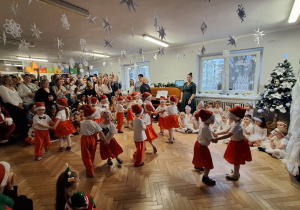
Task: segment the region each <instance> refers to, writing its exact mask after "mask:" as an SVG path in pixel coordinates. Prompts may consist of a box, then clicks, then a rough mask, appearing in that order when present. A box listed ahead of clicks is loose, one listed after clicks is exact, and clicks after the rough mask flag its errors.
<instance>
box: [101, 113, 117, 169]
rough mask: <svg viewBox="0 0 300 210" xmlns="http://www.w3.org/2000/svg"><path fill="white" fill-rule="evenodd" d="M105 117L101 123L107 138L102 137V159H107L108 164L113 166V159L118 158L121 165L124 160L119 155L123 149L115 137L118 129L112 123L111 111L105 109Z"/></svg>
mask: <svg viewBox="0 0 300 210" xmlns="http://www.w3.org/2000/svg"><path fill="white" fill-rule="evenodd" d="M103 117H104V121H103V122H101V123H100V127H101V128H102V131H103V133H104V135H105V137H106V139H105V140H103V139H102V138H101V139H100V156H101V159H102V160H106V159H107V165H109V166H112V165H113V162H112V159H113V158H116V159H117V161H118V163H119V164H120V165H121V164H122V163H123V161H122V160H121V159H120V158H119V157H118V156H119V155H120V154H122V153H123V149H122V147H121V146H120V145H119V144H118V142H117V141H116V139H115V138H114V135H115V134H116V133H117V129H116V127H115V125H114V124H113V123H112V120H111V119H112V117H111V113H110V111H104V112H103Z"/></svg>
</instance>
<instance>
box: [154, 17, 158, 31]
mask: <svg viewBox="0 0 300 210" xmlns="http://www.w3.org/2000/svg"><path fill="white" fill-rule="evenodd" d="M154 27H155V30H157V27H158V21H157V14H156V13H155V15H154Z"/></svg>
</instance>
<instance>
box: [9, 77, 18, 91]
mask: <svg viewBox="0 0 300 210" xmlns="http://www.w3.org/2000/svg"><path fill="white" fill-rule="evenodd" d="M10 77H11V79H12V87H13V88H14V89H15V90H18V86H19V84H20V83H19V79H18V77H16V76H15V75H10Z"/></svg>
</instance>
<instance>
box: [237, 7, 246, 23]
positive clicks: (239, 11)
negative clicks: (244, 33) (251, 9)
mask: <svg viewBox="0 0 300 210" xmlns="http://www.w3.org/2000/svg"><path fill="white" fill-rule="evenodd" d="M236 13H237V14H238V16H239V18H240V19H241V23H242V22H243V21H244V19H245V18H246V12H245V8H244V7H243V5H242V4H241V5H238V9H237V11H236Z"/></svg>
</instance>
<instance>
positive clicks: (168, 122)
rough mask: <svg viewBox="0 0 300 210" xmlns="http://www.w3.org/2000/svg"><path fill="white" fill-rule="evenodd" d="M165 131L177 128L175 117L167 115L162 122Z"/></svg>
mask: <svg viewBox="0 0 300 210" xmlns="http://www.w3.org/2000/svg"><path fill="white" fill-rule="evenodd" d="M164 126H165V129H167V130H171V129H172V128H179V127H180V125H179V122H178V116H177V115H169V116H166V117H165V122H164Z"/></svg>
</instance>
